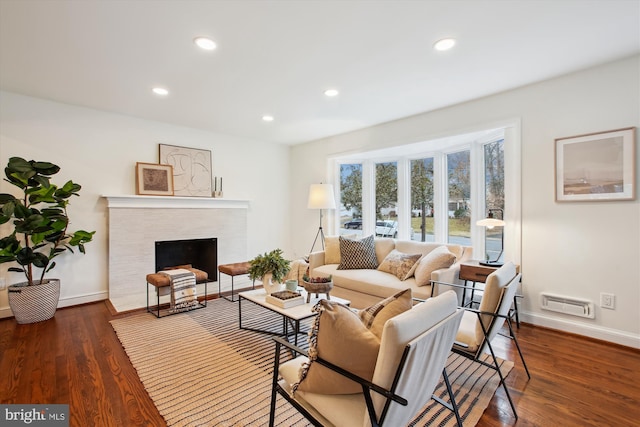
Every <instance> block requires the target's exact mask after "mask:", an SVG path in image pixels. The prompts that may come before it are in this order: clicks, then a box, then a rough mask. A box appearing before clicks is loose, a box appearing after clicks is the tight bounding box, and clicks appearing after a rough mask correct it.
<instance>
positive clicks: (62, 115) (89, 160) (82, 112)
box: [0, 92, 290, 317]
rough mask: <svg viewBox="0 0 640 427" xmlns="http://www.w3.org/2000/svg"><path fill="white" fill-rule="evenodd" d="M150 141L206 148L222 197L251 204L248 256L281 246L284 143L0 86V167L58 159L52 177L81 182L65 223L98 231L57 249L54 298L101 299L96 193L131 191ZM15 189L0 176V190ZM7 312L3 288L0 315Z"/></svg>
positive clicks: (103, 219)
mask: <svg viewBox="0 0 640 427" xmlns="http://www.w3.org/2000/svg"><path fill="white" fill-rule="evenodd" d="M159 143H165V144H173V145H180V146H185V147H192V148H202V149H208V150H211V151H212V157H213V173H214V175H216V176H223V177H224V195H225V197H226V198H230V199H244V200H249V202H250V207H249V212H248V217H247V222H248V242H247V248H248V249H247V252H248V253H247V259H249V258H250V257H253V256H255V255H256V254H257V253H259V252H264V251H267V250H271V249H274V248H276V247H279V248H282V249H283V250H284V251H285V254H288V253H290V248H289V240H290V239H289V237H290V236H289V215H288V211H287V209H286V207H287V206H288V205H289V194H288V189H289V170H288V165H289V148H288V147H287V146H281V145H278V144H272V143H268V142H264V141H255V140H248V139H243V138H238V137H233V136H228V135H222V134H217V133H212V132H205V131H201V130H196V129H191V128H186V127H180V126H174V125H169V124H166V123H160V122H154V121H149V120H142V119H137V118H133V117H129V116H123V115H119V114H113V113H107V112H102V111H97V110H92V109H88V108H83V107H77V106H71V105H66V104H59V103H55V102H51V101H46V100H43V99H37V98H31V97H26V96H22V95H18V94H13V93H8V92H0V165H2V169H4V165H6V163H7V161H8V159H9V157H12V156H20V157H24V158H26V159H27V160H30V159H34V160H43V161H50V162H53V163H55V164H58V165H59V166H60V167H61V172H60V173H59V174H58V175H57V177H59V178H57V179H56V180H55V181H54V182H58V181H60V182H63V180H64V181H66V180H69V179H72V180H73V181H74V182H77V183H79V184H81V185H82V190H81V192H80V194H81V196H80V197H79V198H74V199H73V200H72V201H71V205H70V209H69V210H70V218H71V220H72V227H73V228H72V229H86V230H96V231H97V232H96V235H95V238H94V241H93V242H91V243H89V244H88V245H87V254H86V255H66V254H65V255H63V257H64V258H63V257H60V258H58V260H59V261H58V267H56V268H55V270H53V271H52V274H53V276H51V275H50V276H49V277H59V278H60V279H62V283H63V285H62V290H61V303H60V306H66V305H72V304H77V303H81V302H86V301H94V300H99V299H105V298H107V284H108V283H107V282H108V270H107V268H108V243H107V242H108V235H107V221H108V215H107V208H106V203H105V200H104V199H103V198H102V197H101V196H102V195H131V194H135V163H136V162H137V161H140V162H150V163H157V162H158V144H159ZM2 175H3V177H4V172H2ZM16 190H17V189H16V188H15V187H13V186H11V185H10V184H8V183H6V182H4V181H1V182H0V192H3V193H7V192H10V193H13V194H17V193H16ZM176 221H180V218H176ZM4 227H5V228H0V230H2V231H3V234H4V231H5V230H6V225H5V226H4ZM68 257H73V259H69V258H68ZM237 261H245V260H243V259H239V260H237ZM8 267H9V265H8V264H1V265H0V278H5V279H6V283H8V284H10V283H15V282H18V281H21V280H22V279H23V277H22V276H21V275H20V274H18V273H9V272H7V268H8ZM147 273H149V272H146V271H141V272H140V281H139V283H136V284H132V286H140V287H143V286H144V276H145V275H146V274H147ZM7 315H10V311H9V309H8V303H7V291H6V290H4V291H0V317H3V316H7Z"/></svg>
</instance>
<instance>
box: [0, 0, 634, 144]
mask: <svg viewBox="0 0 640 427" xmlns="http://www.w3.org/2000/svg"><path fill="white" fill-rule="evenodd" d="M200 35H207V36H210V37H211V38H213V39H214V40H215V41H216V42H217V44H218V49H216V50H215V51H212V52H206V51H202V50H200V49H198V48H196V47H195V45H194V44H193V38H194V37H196V36H200ZM443 37H454V38H456V39H457V40H458V44H457V46H456V47H455V48H454V49H453V50H451V51H448V52H444V53H443V52H436V51H435V50H433V48H432V45H433V43H434V42H435V41H437V40H438V39H441V38H443ZM638 52H640V0H602V1H599V0H595V1H592V0H575V1H574V0H548V1H547V0H533V1H530V0H511V1H508V0H497V1H484V0H476V1H474V0H449V1H430V0H424V1H418V0H415V1H383V0H380V1H355V0H353V1H348V0H345V1H320V0H317V1H311V0H309V1H304V0H299V1H293V0H290V1H268V0H265V1H247V0H244V1H243V0H238V1H213V0H209V1H196V0H190V1H179V0H121V1H114V0H97V1H96V0H84V1H56V0H39V1H38V0H29V1H27V0H17V1H13V0H0V88H1V89H2V90H6V91H11V92H17V93H22V94H26V95H31V96H36V97H41V98H46V99H51V100H55V101H59V102H64V103H69V104H76V105H82V106H87V107H92V108H97V109H101V110H107V111H113V112H118V113H122V114H127V115H132V116H136V117H141V118H145V119H152V120H158V121H162V122H169V123H175V124H179V125H185V126H190V127H195V128H201V129H206V130H211V131H215V132H220V133H224V134H230V135H237V136H242V137H248V138H254V139H258V140H264V141H273V142H279V143H285V144H295V143H300V142H306V141H310V140H315V139H319V138H322V137H326V136H330V135H336V134H340V133H344V132H349V131H352V130H356V129H360V128H363V127H367V126H372V125H375V124H378V123H382V122H386V121H390V120H394V119H398V118H401V117H406V116H409V115H413V114H418V113H421V112H425V111H430V110H434V109H437V108H442V107H445V106H448V105H452V104H456V103H460V102H464V101H467V100H470V99H474V98H478V97H482V96H485V95H489V94H492V93H496V92H500V91H504V90H508V89H511V88H514V87H518V86H522V85H526V84H529V83H532V82H536V81H540V80H544V79H547V78H550V77H553V76H558V75H561V74H566V73H569V72H572V71H575V70H579V69H582V68H587V67H590V66H593V65H596V64H600V63H604V62H608V61H611V60H615V59H618V58H622V57H626V56H630V55H633V54H636V53H638ZM612 84H615V82H612ZM158 85H159V86H164V87H166V88H168V89H169V90H170V91H171V93H170V95H169V96H168V97H166V98H162V99H160V98H159V97H158V96H156V95H153V94H152V93H151V88H152V87H154V86H158ZM329 87H332V88H337V89H339V90H340V95H339V96H338V97H335V98H327V97H325V96H324V95H323V92H324V90H325V89H327V88H329ZM264 114H270V115H273V116H274V117H275V120H274V121H273V122H271V123H266V122H263V121H262V120H261V117H262V116H263V115H264Z"/></svg>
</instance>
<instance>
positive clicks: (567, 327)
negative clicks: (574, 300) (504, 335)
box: [519, 312, 640, 349]
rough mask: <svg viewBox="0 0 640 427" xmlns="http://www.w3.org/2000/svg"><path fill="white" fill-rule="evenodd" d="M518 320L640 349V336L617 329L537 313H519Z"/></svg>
mask: <svg viewBox="0 0 640 427" xmlns="http://www.w3.org/2000/svg"><path fill="white" fill-rule="evenodd" d="M519 314H520V320H522V321H523V322H527V323H531V324H532V325H538V326H544V327H545V328H550V329H557V330H559V331H563V332H569V333H573V334H577V335H583V336H587V337H590V338H595V339H598V340H603V341H608V342H612V343H615V344H620V345H624V346H626V347H633V348H639V349H640V335H639V334H633V333H631V332H626V331H619V330H617V329H611V328H605V327H603V326H598V325H587V324H584V323H580V322H574V321H572V320H568V319H559V318H556V317H551V316H545V315H542V314H539V313H526V312H520V313H519Z"/></svg>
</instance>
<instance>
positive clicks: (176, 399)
mask: <svg viewBox="0 0 640 427" xmlns="http://www.w3.org/2000/svg"><path fill="white" fill-rule="evenodd" d="M242 318H243V321H242V322H243V326H246V327H251V328H259V329H267V330H271V331H274V332H276V331H278V330H281V329H282V319H281V318H280V317H279V316H277V315H276V314H275V313H271V312H269V311H267V310H265V309H263V308H261V307H258V306H256V305H254V304H252V303H250V302H248V301H244V302H243V303H242ZM111 325H112V327H113V329H114V330H115V331H116V333H117V335H118V338H119V339H120V342H121V343H122V346H123V347H124V349H125V351H126V353H127V355H128V356H129V359H130V360H131V363H132V364H133V366H134V367H135V369H136V370H137V372H138V376H139V377H140V380H141V381H142V383H143V385H144V387H145V389H146V390H147V392H148V393H149V396H150V397H151V399H152V400H153V402H154V403H155V405H156V407H157V408H158V411H159V412H160V414H161V415H162V416H163V417H164V419H165V421H166V422H167V425H168V426H199V427H200V426H266V425H268V420H269V402H270V396H271V380H272V376H271V375H272V367H273V354H274V344H273V341H272V340H271V337H270V336H269V335H267V334H261V333H257V332H253V331H248V330H240V329H239V328H238V303H232V302H229V301H226V300H224V299H217V300H211V301H209V303H208V306H207V308H204V309H201V310H194V311H191V312H187V313H182V314H178V315H175V316H168V317H165V318H161V319H157V318H155V317H154V316H153V315H151V314H149V313H140V314H136V315H132V316H129V317H126V318H122V319H116V320H113V321H111ZM300 344H303V346H304V347H306V339H305V338H304V337H301V338H300ZM512 367H513V363H512V362H508V361H505V362H503V365H502V371H503V374H504V375H506V374H507V373H508V372H509V371H510V370H511V368H512ZM447 372H448V373H449V379H450V380H451V382H452V387H453V389H454V391H455V392H456V400H457V402H458V405H459V406H460V414H461V416H462V417H463V422H464V425H465V426H474V425H475V424H476V423H477V422H478V420H479V419H480V417H481V416H482V413H483V412H484V410H485V408H486V407H487V405H488V404H489V401H490V400H491V398H492V396H493V394H494V392H495V390H496V388H497V386H498V382H499V378H498V375H497V374H496V373H495V371H493V370H491V369H488V368H486V367H484V366H482V365H480V364H479V363H473V362H471V361H469V360H467V359H465V358H463V357H461V356H457V355H454V354H452V355H450V356H449V360H448V361H447ZM435 394H436V395H438V396H440V397H442V398H443V399H444V400H447V401H448V396H447V395H446V389H445V387H444V384H443V383H441V384H439V385H438V388H437V389H436V392H435ZM277 406H278V409H277V411H276V414H277V417H276V425H279V426H307V425H310V424H309V423H308V422H307V421H306V420H305V419H304V418H303V417H302V416H300V415H299V414H298V412H297V411H295V410H294V409H293V408H292V407H291V406H290V405H289V404H288V403H287V402H285V401H284V399H282V398H280V397H279V398H278V402H277ZM410 425H411V426H426V425H432V426H454V425H455V417H454V416H453V414H452V413H451V412H450V411H449V410H447V409H445V408H443V407H442V406H441V405H439V404H438V403H435V402H434V401H432V402H431V403H430V404H428V405H427V406H425V407H424V408H423V411H421V413H420V414H419V415H417V416H416V418H415V419H414V420H413V421H412V422H411V423H410Z"/></svg>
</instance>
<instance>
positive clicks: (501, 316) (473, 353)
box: [436, 262, 531, 419]
mask: <svg viewBox="0 0 640 427" xmlns="http://www.w3.org/2000/svg"><path fill="white" fill-rule="evenodd" d="M521 276H522V275H521V274H519V273H517V271H516V266H515V264H513V263H512V262H508V263H506V264H504V265H503V266H502V267H500V268H499V269H497V270H495V271H494V272H493V273H491V274H490V275H489V276H487V280H486V282H485V286H484V290H483V293H482V299H481V300H480V306H479V307H478V308H477V309H473V308H467V307H465V309H464V310H465V311H464V315H463V316H462V322H461V323H460V329H459V330H458V333H457V335H456V339H455V342H454V344H453V348H452V349H453V351H454V352H455V353H457V354H460V355H462V356H465V357H467V358H469V359H472V360H474V361H475V362H478V363H481V364H482V365H484V366H487V367H489V368H491V369H494V370H496V371H497V372H498V375H499V376H500V384H502V387H503V388H504V391H505V394H506V395H507V398H508V399H509V404H510V405H511V410H512V411H513V415H514V416H515V418H516V419H518V414H517V412H516V408H515V406H514V404H513V401H512V400H511V395H510V394H509V390H508V389H507V385H506V384H505V382H504V377H503V375H502V372H501V371H500V367H499V363H498V359H497V357H496V355H495V353H494V351H493V348H492V347H491V341H492V340H493V339H494V338H495V336H496V334H497V333H498V332H499V331H500V330H501V329H502V327H503V325H504V323H505V321H506V323H507V325H508V326H509V338H511V339H512V340H513V342H514V343H515V345H516V348H517V349H518V353H519V354H520V360H522V364H523V365H524V369H525V371H526V372H527V377H529V379H531V375H530V374H529V369H528V368H527V364H526V363H525V361H524V356H523V355H522V350H520V345H519V344H518V340H517V339H516V336H515V335H514V333H513V327H512V324H511V307H512V304H513V301H514V296H515V293H516V290H517V288H518V284H519V283H520V279H521ZM436 284H440V282H436ZM446 285H448V286H456V287H462V288H464V286H462V285H456V284H451V283H446ZM467 289H472V288H471V287H467ZM486 350H488V351H489V353H490V355H491V363H488V362H485V361H484V360H483V355H484V354H485V352H486Z"/></svg>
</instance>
